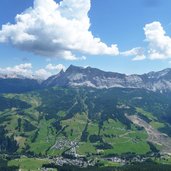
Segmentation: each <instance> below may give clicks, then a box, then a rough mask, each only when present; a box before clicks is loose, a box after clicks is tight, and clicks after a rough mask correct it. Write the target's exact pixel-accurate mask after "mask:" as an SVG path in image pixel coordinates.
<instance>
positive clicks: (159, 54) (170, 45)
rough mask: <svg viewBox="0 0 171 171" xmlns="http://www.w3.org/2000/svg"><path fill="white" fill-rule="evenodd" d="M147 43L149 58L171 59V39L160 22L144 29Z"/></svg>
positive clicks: (148, 25)
mask: <svg viewBox="0 0 171 171" xmlns="http://www.w3.org/2000/svg"><path fill="white" fill-rule="evenodd" d="M144 32H145V36H146V42H148V52H147V54H148V57H149V58H150V59H153V60H154V59H168V58H171V37H169V36H167V35H166V32H165V30H164V28H163V27H162V25H161V23H160V22H152V23H150V24H146V25H145V27H144Z"/></svg>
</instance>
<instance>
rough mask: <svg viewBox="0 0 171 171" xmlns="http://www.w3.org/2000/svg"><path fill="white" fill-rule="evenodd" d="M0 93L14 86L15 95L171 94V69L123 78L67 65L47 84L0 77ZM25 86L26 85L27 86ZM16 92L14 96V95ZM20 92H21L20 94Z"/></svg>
mask: <svg viewBox="0 0 171 171" xmlns="http://www.w3.org/2000/svg"><path fill="white" fill-rule="evenodd" d="M0 82H1V84H0V88H1V90H0V92H1V93H3V92H6V91H4V90H5V89H8V90H11V89H10V87H8V86H11V85H12V87H13V89H14V90H15V87H16V86H17V89H18V91H20V90H22V87H23V86H24V87H25V88H24V90H25V91H26V90H27V87H28V91H30V90H33V89H36V88H41V87H43V88H44V87H52V86H62V87H91V88H97V89H103V88H107V89H108V88H114V87H117V88H141V89H146V90H151V91H161V92H163V91H170V90H171V69H169V68H168V69H165V70H162V71H159V72H149V73H147V74H142V75H138V74H134V75H126V74H120V73H116V72H105V71H102V70H99V69H96V68H91V67H87V68H84V67H77V66H73V65H71V66H70V67H69V68H68V69H67V70H66V71H63V70H61V72H60V73H59V74H57V75H54V76H51V77H49V78H48V79H47V80H44V81H40V80H35V79H29V78H25V77H23V76H21V75H15V74H14V75H0ZM28 82H29V84H28ZM18 91H17V92H18ZM21 92H22V91H21Z"/></svg>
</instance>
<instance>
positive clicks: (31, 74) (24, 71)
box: [0, 63, 66, 80]
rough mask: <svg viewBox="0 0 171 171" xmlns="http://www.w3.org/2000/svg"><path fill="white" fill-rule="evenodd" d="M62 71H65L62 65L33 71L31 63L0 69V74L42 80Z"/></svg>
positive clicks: (50, 65) (49, 65) (48, 66)
mask: <svg viewBox="0 0 171 171" xmlns="http://www.w3.org/2000/svg"><path fill="white" fill-rule="evenodd" d="M62 69H63V70H65V69H66V67H65V66H64V65H62V64H58V65H52V64H48V65H47V66H46V67H45V68H40V69H38V70H36V71H34V70H33V67H32V64H31V63H25V64H20V65H16V66H13V67H6V68H0V74H2V75H7V76H8V77H10V78H15V77H18V76H23V77H24V78H30V79H41V80H44V79H47V78H48V77H50V76H51V75H53V74H57V73H58V72H60V71H61V70H62Z"/></svg>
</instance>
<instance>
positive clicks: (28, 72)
mask: <svg viewBox="0 0 171 171" xmlns="http://www.w3.org/2000/svg"><path fill="white" fill-rule="evenodd" d="M0 73H2V74H7V75H11V76H15V75H21V76H24V77H28V78H32V77H33V75H32V74H33V73H32V64H31V63H25V64H20V65H16V66H14V67H7V68H0Z"/></svg>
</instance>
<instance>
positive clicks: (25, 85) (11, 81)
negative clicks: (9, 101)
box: [0, 77, 41, 93]
mask: <svg viewBox="0 0 171 171" xmlns="http://www.w3.org/2000/svg"><path fill="white" fill-rule="evenodd" d="M40 87H41V85H40V83H39V81H38V80H34V79H28V78H8V77H4V78H3V77H0V93H23V92H28V91H32V90H36V89H39V88H40Z"/></svg>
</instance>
